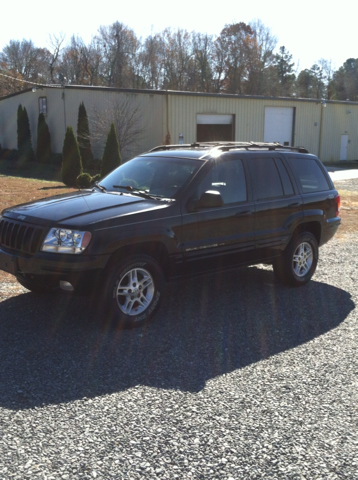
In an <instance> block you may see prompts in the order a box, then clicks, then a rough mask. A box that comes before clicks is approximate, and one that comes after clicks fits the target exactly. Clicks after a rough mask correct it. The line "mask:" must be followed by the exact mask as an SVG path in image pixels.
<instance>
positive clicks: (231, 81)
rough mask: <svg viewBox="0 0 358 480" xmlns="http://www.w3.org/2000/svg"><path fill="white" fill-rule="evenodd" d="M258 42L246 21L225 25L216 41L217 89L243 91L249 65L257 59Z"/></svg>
mask: <svg viewBox="0 0 358 480" xmlns="http://www.w3.org/2000/svg"><path fill="white" fill-rule="evenodd" d="M257 55H258V51H257V43H256V39H255V36H254V32H253V30H252V28H251V27H250V25H246V23H244V22H240V23H235V24H231V25H225V28H224V29H223V30H222V31H221V33H220V36H219V37H218V38H217V39H216V41H215V48H214V62H215V70H216V73H217V79H216V82H215V83H216V85H217V86H216V91H217V92H219V91H220V90H221V89H222V90H224V91H225V92H227V93H234V94H236V93H238V94H241V93H243V84H244V81H245V80H247V79H248V72H249V65H250V63H252V62H256V61H257V58H258V57H257Z"/></svg>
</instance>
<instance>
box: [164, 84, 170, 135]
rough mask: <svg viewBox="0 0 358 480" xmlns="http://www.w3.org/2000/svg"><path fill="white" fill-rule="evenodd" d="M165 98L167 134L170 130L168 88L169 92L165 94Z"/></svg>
mask: <svg viewBox="0 0 358 480" xmlns="http://www.w3.org/2000/svg"><path fill="white" fill-rule="evenodd" d="M165 99H166V117H167V131H166V132H164V135H166V134H167V132H169V93H168V90H167V93H166V95H165Z"/></svg>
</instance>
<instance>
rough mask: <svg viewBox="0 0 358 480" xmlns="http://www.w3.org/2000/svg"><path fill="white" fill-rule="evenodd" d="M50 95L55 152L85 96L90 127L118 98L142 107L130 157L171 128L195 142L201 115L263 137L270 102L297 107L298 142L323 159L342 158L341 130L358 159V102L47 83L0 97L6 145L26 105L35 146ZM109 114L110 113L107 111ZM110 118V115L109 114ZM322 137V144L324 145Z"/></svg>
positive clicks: (238, 133) (244, 136) (12, 141)
mask: <svg viewBox="0 0 358 480" xmlns="http://www.w3.org/2000/svg"><path fill="white" fill-rule="evenodd" d="M41 96H46V97H47V105H48V114H47V116H46V118H47V123H48V125H49V129H50V133H51V143H52V149H53V151H54V152H61V151H62V146H63V140H64V136H65V129H66V127H67V126H68V125H71V126H72V127H73V129H74V132H75V134H76V133H77V132H76V131H77V115H78V107H79V105H80V103H81V102H82V101H83V102H84V104H85V107H86V110H87V114H88V117H89V124H90V132H91V133H92V134H93V133H94V131H95V125H94V111H95V110H96V109H97V110H100V111H102V112H105V111H106V110H107V109H108V107H109V106H111V105H113V104H114V103H115V102H116V101H119V102H122V101H127V100H128V101H129V102H130V104H131V105H132V106H133V108H138V111H139V124H138V128H139V129H140V130H142V135H141V138H140V139H139V140H138V139H137V142H136V144H135V145H133V148H132V150H131V152H127V156H131V155H136V154H139V153H141V152H144V151H147V150H149V149H150V148H153V147H154V146H156V145H160V144H161V143H162V140H163V138H164V136H165V134H166V132H167V129H168V128H169V130H170V132H171V135H172V141H173V143H177V142H178V141H179V134H180V133H182V134H183V135H184V142H185V143H192V142H195V141H196V131H197V129H196V122H197V115H198V114H204V115H213V114H221V115H234V117H235V127H234V139H235V140H236V141H263V140H264V122H265V107H293V108H294V109H295V118H294V128H293V130H294V131H293V142H294V144H295V145H300V146H303V147H306V148H307V149H308V150H309V151H310V152H312V153H314V154H316V155H318V154H320V157H321V159H322V160H323V161H327V162H329V161H338V160H339V152H340V142H341V135H348V136H349V143H348V160H356V159H358V135H357V133H358V132H357V130H358V104H353V103H351V104H348V103H347V104H345V103H334V102H328V103H327V106H326V107H324V106H323V104H322V103H321V102H320V101H319V100H317V101H305V100H303V101H302V100H298V99H294V98H292V99H268V98H253V97H251V98H250V97H247V98H246V97H243V98H239V97H234V96H232V97H225V96H221V95H191V94H189V93H188V94H187V93H184V92H183V93H181V94H178V93H176V92H153V93H151V92H149V91H147V92H136V91H131V92H125V91H120V90H117V91H115V90H111V89H102V88H95V87H93V88H91V87H88V88H86V87H78V88H77V87H67V88H66V87H65V88H63V87H59V88H48V87H47V88H44V89H43V90H37V91H36V92H35V93H32V92H31V91H29V92H24V93H22V94H20V95H14V96H12V97H8V98H5V99H2V100H0V143H1V144H2V146H3V148H17V133H16V130H17V108H18V105H19V104H20V103H21V104H22V105H23V106H25V107H26V109H27V111H28V114H29V120H30V127H31V133H32V142H33V147H34V149H35V148H36V137H37V120H38V114H39V107H38V98H39V97H41ZM104 116H106V113H104ZM108 121H109V123H110V121H111V120H110V119H108ZM320 138H321V148H320ZM103 146H104V144H103V142H102V143H101V142H99V141H96V140H95V139H93V140H92V147H93V150H94V154H95V157H96V158H100V157H101V155H102V151H103Z"/></svg>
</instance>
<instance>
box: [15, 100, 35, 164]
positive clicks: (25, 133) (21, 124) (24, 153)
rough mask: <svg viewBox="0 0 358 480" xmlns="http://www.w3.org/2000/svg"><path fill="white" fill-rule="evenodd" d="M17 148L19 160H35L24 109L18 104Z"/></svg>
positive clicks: (27, 119)
mask: <svg viewBox="0 0 358 480" xmlns="http://www.w3.org/2000/svg"><path fill="white" fill-rule="evenodd" d="M17 148H18V151H19V158H20V160H25V161H29V162H34V161H35V160H36V157H35V153H34V150H33V148H32V141H31V130H30V122H29V117H28V115H27V110H26V108H25V107H24V108H22V105H21V104H20V105H19V107H18V109H17Z"/></svg>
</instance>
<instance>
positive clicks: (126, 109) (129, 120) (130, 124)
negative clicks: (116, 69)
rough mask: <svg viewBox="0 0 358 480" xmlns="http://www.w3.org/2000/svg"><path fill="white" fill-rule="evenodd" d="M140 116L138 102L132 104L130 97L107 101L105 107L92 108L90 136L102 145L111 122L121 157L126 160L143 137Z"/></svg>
mask: <svg viewBox="0 0 358 480" xmlns="http://www.w3.org/2000/svg"><path fill="white" fill-rule="evenodd" d="M142 117H143V113H142V110H141V107H140V104H138V105H133V102H132V100H131V99H130V98H128V97H126V99H125V100H121V99H120V98H119V97H118V98H117V99H116V100H114V101H113V102H111V103H108V105H107V108H104V109H101V110H99V109H93V110H92V113H91V125H92V138H94V140H96V141H97V142H98V143H99V144H100V145H104V144H105V141H106V137H107V133H108V130H109V129H110V127H111V123H113V124H114V127H115V130H116V134H117V138H118V141H119V144H120V146H121V154H122V157H123V158H124V159H125V160H127V159H128V158H130V156H131V151H132V148H133V147H134V146H135V145H136V144H137V143H138V142H140V140H141V139H142V138H143V135H144V127H143V126H142V124H141V119H142Z"/></svg>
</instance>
